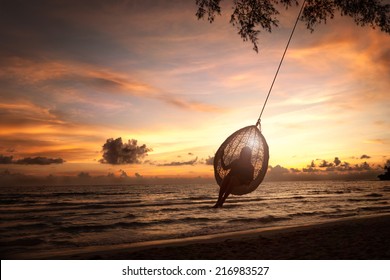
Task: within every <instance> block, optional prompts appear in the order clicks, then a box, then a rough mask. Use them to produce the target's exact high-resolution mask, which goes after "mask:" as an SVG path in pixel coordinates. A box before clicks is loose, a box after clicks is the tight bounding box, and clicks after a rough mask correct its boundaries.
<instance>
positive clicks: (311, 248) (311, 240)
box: [50, 215, 390, 260]
mask: <svg viewBox="0 0 390 280" xmlns="http://www.w3.org/2000/svg"><path fill="white" fill-rule="evenodd" d="M50 258H60V259H68V258H69V259H110V260H120V259H158V260H171V259H182V260H188V259H238V260H243V259H269V260H278V259H286V260H289V259H292V260H323V259H330V260H332V259H333V260H334V259H340V260H342V259H350V260H358V259H363V260H364V259H387V260H388V259H390V215H381V216H374V217H363V218H348V219H342V220H338V221H334V222H327V223H323V224H315V225H305V226H298V227H290V228H274V229H270V230H264V229H258V230H250V231H245V232H233V233H225V234H221V235H212V236H202V237H195V238H186V239H176V240H165V241H154V242H145V243H143V244H138V245H137V244H135V246H134V244H133V245H129V246H128V247H121V248H112V249H107V248H106V249H104V250H103V249H102V248H100V249H98V248H96V250H92V251H89V252H84V253H79V254H77V253H76V254H70V255H68V256H65V255H63V256H51V257H50Z"/></svg>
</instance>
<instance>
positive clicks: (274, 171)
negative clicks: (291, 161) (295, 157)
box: [269, 164, 289, 175]
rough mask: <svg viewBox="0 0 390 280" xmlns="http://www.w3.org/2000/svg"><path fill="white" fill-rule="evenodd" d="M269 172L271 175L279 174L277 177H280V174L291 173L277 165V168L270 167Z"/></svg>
mask: <svg viewBox="0 0 390 280" xmlns="http://www.w3.org/2000/svg"><path fill="white" fill-rule="evenodd" d="M269 172H270V173H271V174H277V175H280V174H284V173H289V170H288V169H287V168H285V167H283V166H280V165H279V164H278V165H276V166H275V167H272V166H270V167H269Z"/></svg>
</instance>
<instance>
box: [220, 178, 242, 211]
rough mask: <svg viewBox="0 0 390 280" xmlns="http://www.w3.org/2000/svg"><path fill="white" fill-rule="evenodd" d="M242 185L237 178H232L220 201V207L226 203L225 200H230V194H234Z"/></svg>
mask: <svg viewBox="0 0 390 280" xmlns="http://www.w3.org/2000/svg"><path fill="white" fill-rule="evenodd" d="M239 185H240V181H239V180H238V178H237V177H234V176H232V177H231V178H230V180H229V184H227V187H226V190H225V192H224V194H223V196H222V198H221V200H220V201H219V207H222V205H223V204H224V203H225V200H226V199H227V198H228V196H229V195H230V193H231V192H232V189H233V188H234V187H236V186H239Z"/></svg>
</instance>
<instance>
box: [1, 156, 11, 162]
mask: <svg viewBox="0 0 390 280" xmlns="http://www.w3.org/2000/svg"><path fill="white" fill-rule="evenodd" d="M11 163H12V156H8V157H7V156H3V155H0V164H11Z"/></svg>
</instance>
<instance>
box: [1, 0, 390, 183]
mask: <svg viewBox="0 0 390 280" xmlns="http://www.w3.org/2000/svg"><path fill="white" fill-rule="evenodd" d="M230 5H231V2H230V1H223V2H222V16H220V17H217V18H216V20H215V22H214V23H213V24H209V23H208V22H207V21H203V20H197V18H196V16H195V12H196V5H195V0H188V1H168V0H166V1H149V0H140V1H138V0H137V1H103V0H102V1H14V0H13V1H2V2H1V4H0V38H1V39H0V64H1V67H0V85H1V87H0V155H1V157H0V162H1V163H3V164H0V172H2V171H4V170H8V171H10V172H15V173H16V172H18V173H23V174H30V175H40V176H47V175H49V174H53V175H57V176H63V175H72V176H73V175H77V174H79V173H80V172H88V173H89V174H91V175H106V174H108V173H114V175H115V176H120V175H121V174H122V175H123V174H124V173H123V172H125V173H126V174H128V176H135V174H136V173H137V174H138V176H145V177H151V176H159V177H197V176H202V177H212V176H213V168H212V165H209V164H207V159H209V158H210V157H212V156H213V155H214V153H215V152H216V150H217V149H218V147H219V145H220V144H221V143H222V142H223V141H224V140H225V138H226V137H228V136H229V135H230V134H231V133H233V132H234V131H236V130H237V129H239V128H242V127H244V126H247V125H252V124H255V122H256V120H257V117H258V115H259V113H260V111H261V107H262V105H263V102H264V100H265V97H266V94H267V92H268V89H269V86H270V84H271V82H272V79H273V76H274V73H275V71H276V68H277V65H278V63H279V60H280V57H281V55H282V53H283V50H284V47H285V44H286V41H287V39H288V36H289V32H290V31H291V28H292V26H293V23H294V20H295V17H296V15H297V13H298V8H296V7H294V8H291V9H288V10H287V11H285V10H284V9H283V8H282V9H281V15H280V27H279V28H277V29H274V31H273V32H272V33H264V32H263V33H261V34H260V37H259V53H258V54H257V53H256V52H254V51H253V50H252V45H251V44H250V43H248V42H246V43H244V42H242V40H241V38H240V37H239V36H238V35H237V32H236V30H235V28H234V27H232V26H231V25H230V24H229V17H230V12H231V7H230ZM389 92H390V36H389V35H388V34H385V33H383V32H380V31H379V30H374V29H372V28H370V27H358V26H356V25H355V23H354V22H353V20H352V19H351V18H349V17H341V16H339V14H337V16H336V17H335V19H334V20H332V21H329V22H328V23H327V24H326V25H320V26H317V28H316V29H315V31H314V33H311V32H310V31H309V30H307V29H306V28H305V26H304V24H303V23H302V22H301V23H300V24H299V25H298V27H297V30H296V33H295V35H294V37H293V41H292V43H291V45H290V48H289V50H288V53H287V56H286V58H285V61H284V64H283V66H282V69H281V72H280V74H279V76H278V79H277V81H276V84H275V86H274V89H273V92H272V94H271V97H270V99H269V102H268V105H267V107H266V109H265V111H264V114H263V117H262V132H263V134H264V136H265V138H266V139H267V141H268V144H269V147H270V161H269V164H270V166H272V167H274V168H275V166H277V165H280V166H279V167H278V168H279V169H280V170H285V169H284V168H286V169H288V170H289V171H288V172H293V171H294V172H295V171H296V172H298V171H299V172H305V171H303V169H305V170H306V171H307V169H308V168H310V167H309V166H308V165H310V164H311V162H312V161H314V162H313V166H312V168H313V169H315V168H319V169H320V168H322V169H324V168H326V167H332V166H331V165H329V166H326V165H327V164H329V163H333V162H334V160H335V158H336V157H337V158H338V159H339V160H340V162H341V163H340V164H343V163H345V162H348V164H349V165H348V166H353V167H354V168H355V169H357V170H358V169H359V168H360V169H361V170H362V169H364V166H363V164H364V162H366V164H368V166H370V168H377V166H378V165H382V166H383V164H384V163H385V162H386V160H388V159H390V133H389V131H390V119H389V115H390V114H389V108H390V107H389V101H390V94H389ZM119 137H121V138H122V140H123V142H124V143H127V141H128V140H130V139H136V140H137V141H138V144H137V145H139V146H141V145H142V144H145V145H146V147H147V148H150V149H152V151H149V152H148V155H147V156H145V157H144V158H141V159H140V162H139V163H129V164H119V165H118V164H117V165H113V164H109V163H102V162H101V159H102V146H103V145H104V144H105V143H106V140H107V139H109V138H113V139H117V138H119ZM11 156H12V159H11V158H10V157H11ZM29 157H30V158H35V157H44V158H45V160H47V161H48V163H52V164H42V163H41V164H31V163H33V162H28V161H25V159H26V158H29ZM7 159H8V160H7ZM55 159H62V160H64V162H63V163H59V162H55ZM18 160H19V163H18ZM324 161H325V162H324ZM23 163H24V164H23ZM320 165H323V166H322V167H320ZM366 166H367V165H366ZM291 168H292V169H291ZM330 171H332V170H331V168H330V169H329V172H330ZM352 171H353V168H350V169H349V171H348V172H352ZM286 172H287V171H286Z"/></svg>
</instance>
